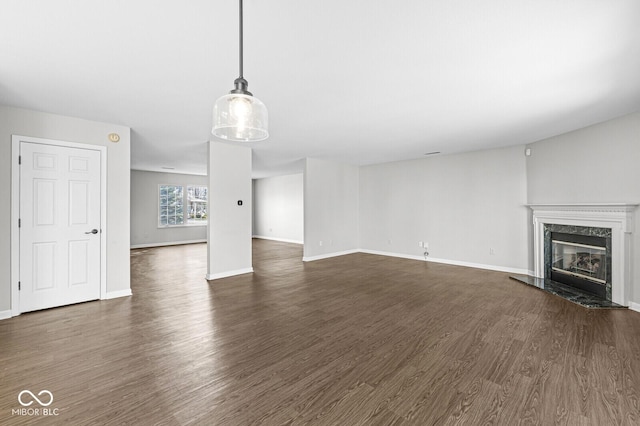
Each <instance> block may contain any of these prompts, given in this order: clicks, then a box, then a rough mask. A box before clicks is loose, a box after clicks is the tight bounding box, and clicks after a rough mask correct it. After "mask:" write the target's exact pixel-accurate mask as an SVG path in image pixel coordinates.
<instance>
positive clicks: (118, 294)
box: [102, 288, 133, 300]
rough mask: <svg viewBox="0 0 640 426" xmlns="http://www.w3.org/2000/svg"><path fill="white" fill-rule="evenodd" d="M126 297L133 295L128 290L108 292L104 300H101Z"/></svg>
mask: <svg viewBox="0 0 640 426" xmlns="http://www.w3.org/2000/svg"><path fill="white" fill-rule="evenodd" d="M127 296H133V293H132V292H131V289H130V288H127V289H125V290H118V291H108V292H107V294H106V295H105V297H104V299H102V300H109V299H117V298H119V297H127Z"/></svg>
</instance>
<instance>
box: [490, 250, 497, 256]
mask: <svg viewBox="0 0 640 426" xmlns="http://www.w3.org/2000/svg"><path fill="white" fill-rule="evenodd" d="M489 254H490V255H491V256H495V254H496V251H495V250H494V249H493V248H490V249H489Z"/></svg>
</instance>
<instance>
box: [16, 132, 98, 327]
mask: <svg viewBox="0 0 640 426" xmlns="http://www.w3.org/2000/svg"><path fill="white" fill-rule="evenodd" d="M21 142H28V143H35V144H41V145H53V146H59V147H63V148H78V149H86V150H91V151H99V152H100V229H101V230H102V232H101V235H100V299H101V300H102V299H106V295H107V238H106V236H107V147H104V146H99V145H89V144H84V143H77V142H67V141H61V140H55V139H44V138H34V137H30V136H20V135H11V316H12V317H15V316H17V315H20V292H19V290H18V281H20V228H19V227H18V219H19V218H20V167H19V166H18V161H19V160H18V156H19V155H20V143H21Z"/></svg>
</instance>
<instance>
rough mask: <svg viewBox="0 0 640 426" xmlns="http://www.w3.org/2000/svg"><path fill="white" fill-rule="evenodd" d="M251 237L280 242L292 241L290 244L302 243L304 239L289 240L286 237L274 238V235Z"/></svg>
mask: <svg viewBox="0 0 640 426" xmlns="http://www.w3.org/2000/svg"><path fill="white" fill-rule="evenodd" d="M253 238H258V239H260V240H271V241H279V242H281V243H292V244H304V241H299V240H289V239H287V238H274V237H265V236H264V235H254V236H253Z"/></svg>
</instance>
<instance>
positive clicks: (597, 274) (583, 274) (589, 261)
mask: <svg viewBox="0 0 640 426" xmlns="http://www.w3.org/2000/svg"><path fill="white" fill-rule="evenodd" d="M551 247H552V248H551V253H552V259H551V261H552V264H551V269H552V270H553V271H554V272H557V273H560V274H567V275H570V276H573V277H577V278H581V279H585V280H589V281H593V282H596V283H599V284H605V283H606V268H607V265H606V260H607V257H606V252H607V249H606V247H598V246H592V245H587V244H579V243H572V242H567V241H558V240H552V241H551Z"/></svg>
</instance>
